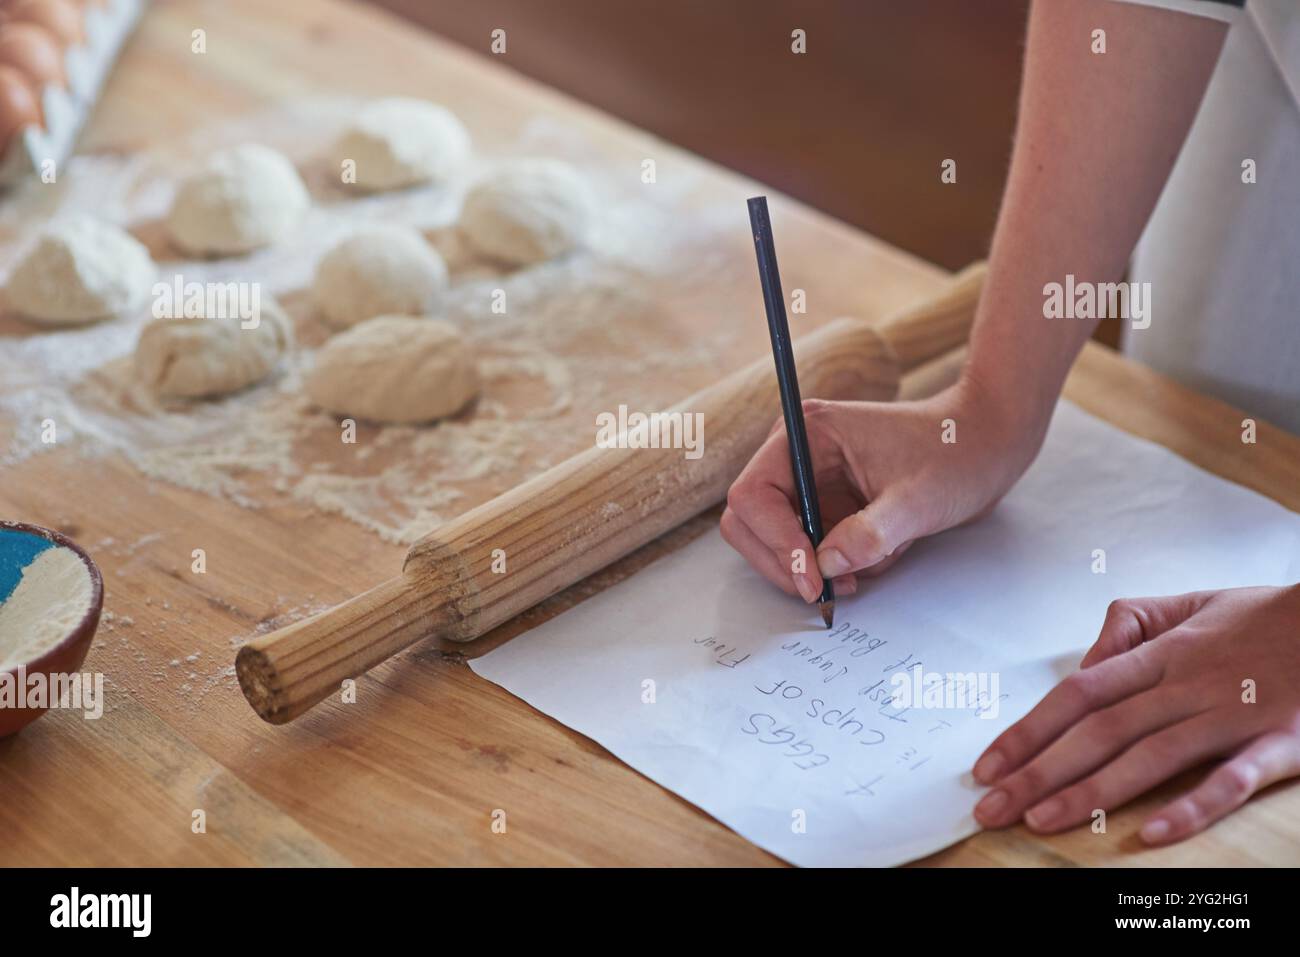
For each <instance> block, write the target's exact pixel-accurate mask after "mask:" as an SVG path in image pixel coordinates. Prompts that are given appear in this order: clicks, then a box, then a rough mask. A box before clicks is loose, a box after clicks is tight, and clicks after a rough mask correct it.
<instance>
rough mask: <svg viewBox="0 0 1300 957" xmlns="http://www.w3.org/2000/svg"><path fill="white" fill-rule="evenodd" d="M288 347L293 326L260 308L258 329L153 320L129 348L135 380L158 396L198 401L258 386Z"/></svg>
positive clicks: (226, 321) (274, 309)
mask: <svg viewBox="0 0 1300 957" xmlns="http://www.w3.org/2000/svg"><path fill="white" fill-rule="evenodd" d="M292 344H293V324H292V323H291V322H290V320H289V317H288V316H287V315H285V313H284V310H282V309H281V308H280V307H279V305H278V304H276V303H275V302H263V303H262V304H261V308H260V310H259V312H258V324H257V325H256V326H252V327H251V328H248V329H245V328H243V326H242V325H241V322H240V320H239V319H238V318H220V319H213V318H203V319H156V320H154V321H153V322H151V323H149V324H148V325H147V326H145V327H144V330H143V331H142V332H141V333H140V341H139V343H138V344H137V345H136V347H135V374H136V376H137V377H138V378H139V380H140V381H141V382H143V383H144V384H145V385H147V386H148V387H149V388H150V389H152V390H153V391H154V392H156V393H157V394H158V395H163V396H169V397H182V398H190V399H194V398H202V397H211V396H218V395H225V394H227V393H230V392H237V391H238V390H240V389H243V388H245V387H246V386H250V385H252V384H253V383H255V382H261V381H262V380H263V379H265V378H266V377H267V376H268V375H270V374H271V370H272V369H274V368H275V364H276V363H277V362H278V361H279V359H280V356H282V355H283V354H284V353H285V352H287V351H288V350H289V347H290V346H291V345H292Z"/></svg>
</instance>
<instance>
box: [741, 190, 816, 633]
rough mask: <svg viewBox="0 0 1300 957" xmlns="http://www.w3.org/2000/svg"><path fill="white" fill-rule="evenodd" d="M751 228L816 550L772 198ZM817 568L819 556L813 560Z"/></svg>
mask: <svg viewBox="0 0 1300 957" xmlns="http://www.w3.org/2000/svg"><path fill="white" fill-rule="evenodd" d="M749 225H750V228H751V229H752V230H753V232H754V251H755V252H756V253H757V254H758V278H759V280H760V281H761V282H762V284H763V306H764V308H766V310H767V331H768V333H769V334H770V335H771V337H772V358H773V360H774V361H775V362H776V380H777V382H778V383H780V385H781V411H782V412H783V414H784V415H785V434H786V436H787V438H788V439H789V441H790V466H791V469H792V470H793V472H794V487H795V491H796V492H797V493H798V495H799V517H800V518H801V519H802V521H803V530H804V531H805V532H806V533H807V534H808V538H809V540H810V541H811V542H812V544H813V548H814V549H815V548H816V547H817V546H818V545H820V544H821V541H822V513H821V508H820V507H819V506H818V504H817V485H816V483H815V482H814V481H813V466H812V456H811V455H810V454H809V452H808V431H807V429H805V428H804V422H803V402H802V400H801V399H800V398H799V376H798V375H797V374H796V373H795V369H794V349H793V347H792V346H791V344H790V326H789V323H788V322H786V318H785V298H784V296H783V295H782V293H781V274H780V272H779V271H778V270H777V268H776V246H775V244H774V243H773V242H772V221H771V219H770V218H769V217H768V214H767V197H766V196H755V197H754V198H753V199H751V200H750V201H749ZM810 558H811V559H812V561H813V563H814V564H816V561H817V556H816V555H812V556H810ZM817 607H818V608H820V609H821V613H822V621H824V622H826V627H827V628H829V627H830V626H831V622H833V621H834V620H835V588H834V586H833V585H832V584H831V582H830V579H828V578H823V579H822V594H821V598H819V599H818V601H817Z"/></svg>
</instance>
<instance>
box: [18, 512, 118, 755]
mask: <svg viewBox="0 0 1300 957" xmlns="http://www.w3.org/2000/svg"><path fill="white" fill-rule="evenodd" d="M103 603H104V582H103V579H102V578H101V576H100V574H99V569H98V568H96V567H95V563H94V562H93V561H91V560H90V556H89V555H87V554H86V553H85V552H84V551H82V549H81V547H80V546H78V545H77V544H75V543H74V542H72V541H71V540H70V539H68V538H66V537H65V536H63V535H60V534H59V533H58V532H53V531H50V530H49V529H47V528H40V527H38V526H36V525H25V524H22V523H19V522H0V738H2V737H4V736H6V735H9V734H13V733H14V732H15V731H17V730H19V729H20V728H22V727H24V726H25V725H28V724H30V723H31V722H33V721H35V720H36V719H37V718H39V717H40V716H41V715H42V714H43V713H44V712H45V711H46V709H48V708H49V707H50V706H51V704H58V698H59V694H60V691H61V690H62V689H63V688H64V686H65V684H66V682H67V681H68V679H70V678H71V676H72V675H74V674H76V673H77V669H79V668H80V667H81V663H82V662H83V661H84V660H85V658H86V653H87V652H88V651H89V650H90V643H91V641H92V640H93V639H94V637H95V629H96V628H97V627H98V626H99V612H100V609H101V607H102V606H103Z"/></svg>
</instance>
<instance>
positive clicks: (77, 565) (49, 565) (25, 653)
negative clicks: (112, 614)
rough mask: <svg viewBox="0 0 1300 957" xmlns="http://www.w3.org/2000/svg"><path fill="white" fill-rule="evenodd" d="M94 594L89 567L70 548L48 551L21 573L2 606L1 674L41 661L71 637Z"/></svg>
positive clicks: (0, 628)
mask: <svg viewBox="0 0 1300 957" xmlns="http://www.w3.org/2000/svg"><path fill="white" fill-rule="evenodd" d="M93 591H94V588H93V585H92V583H91V578H90V572H89V570H88V569H87V568H86V563H85V562H83V561H82V560H81V556H79V555H78V554H77V553H76V552H74V551H72V550H71V549H69V548H59V547H55V548H47V549H45V551H43V552H41V553H40V554H39V555H37V556H36V559H35V561H33V562H32V563H31V564H30V565H28V566H27V567H26V568H24V569H23V577H22V580H21V581H19V582H18V587H16V588H15V589H14V590H13V592H12V593H11V594H10V595H9V598H8V600H6V601H5V602H4V603H3V604H0V671H3V670H8V669H10V668H16V667H17V666H18V665H20V664H23V663H25V662H29V661H32V660H33V659H35V658H39V657H40V656H41V655H43V654H45V652H47V651H49V650H50V649H51V648H53V647H54V646H55V645H57V644H58V643H59V642H60V641H62V640H63V639H64V638H66V637H67V636H68V635H69V634H71V632H72V629H73V628H75V627H76V626H77V624H78V623H79V622H80V621H81V619H82V618H84V617H85V616H86V612H87V611H89V610H90V600H91V596H92V593H93Z"/></svg>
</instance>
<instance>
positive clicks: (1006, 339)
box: [964, 0, 1226, 438]
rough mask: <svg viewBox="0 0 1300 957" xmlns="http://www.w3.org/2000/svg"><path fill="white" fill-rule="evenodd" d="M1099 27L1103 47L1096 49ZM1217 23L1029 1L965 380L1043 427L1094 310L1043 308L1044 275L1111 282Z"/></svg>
mask: <svg viewBox="0 0 1300 957" xmlns="http://www.w3.org/2000/svg"><path fill="white" fill-rule="evenodd" d="M1098 28H1102V29H1105V30H1106V34H1107V45H1108V52H1106V53H1093V52H1092V50H1091V41H1092V37H1091V34H1092V31H1093V30H1094V29H1098ZM1225 32H1226V27H1225V26H1224V25H1223V24H1222V23H1219V22H1216V21H1213V20H1208V19H1204V18H1199V17H1194V16H1187V15H1183V14H1177V13H1172V12H1169V11H1166V10H1160V9H1152V8H1148V7H1138V6H1130V5H1128V4H1116V3H1108V2H1105V0H1071V2H1069V3H1060V2H1044V0H1037V2H1036V3H1035V4H1034V7H1033V11H1032V13H1031V15H1030V22H1029V36H1028V43H1027V47H1026V53H1025V72H1024V81H1023V86H1022V93H1021V101H1020V116H1019V119H1018V122H1017V127H1016V141H1015V149H1014V152H1013V154H1012V160H1011V169H1010V173H1009V176H1008V181H1007V188H1006V194H1005V196H1004V198H1003V202H1002V208H1001V212H1000V214H999V217H998V224H997V228H996V231H995V232H994V238H993V247H992V251H991V254H990V257H989V273H988V280H987V283H986V286H985V290H984V294H983V297H982V299H981V302H980V306H979V309H978V312H977V315H976V321H975V327H974V330H973V332H972V335H971V350H970V359H969V361H968V363H967V366H966V372H965V375H964V382H965V384H966V385H967V386H968V387H971V388H975V389H978V390H979V391H980V392H981V393H982V394H984V395H985V396H986V397H987V398H988V399H989V400H990V401H992V402H994V403H995V405H996V407H997V408H998V409H1000V410H1001V411H1003V412H1004V413H1005V416H1006V418H1007V419H1008V421H1009V422H1011V423H1013V427H1014V428H1016V429H1018V430H1022V431H1024V432H1025V433H1026V434H1029V435H1034V436H1035V437H1036V438H1041V435H1042V432H1043V431H1044V430H1045V429H1046V426H1047V422H1048V420H1049V419H1050V416H1051V410H1052V408H1053V406H1054V405H1055V402H1056V399H1057V397H1058V395H1059V394H1060V390H1061V387H1062V385H1063V383H1064V381H1065V376H1066V373H1067V372H1068V371H1069V368H1070V365H1071V364H1072V363H1073V361H1074V359H1075V357H1076V356H1077V355H1078V352H1079V350H1080V349H1081V348H1082V346H1083V344H1084V342H1085V341H1086V340H1087V339H1088V337H1089V336H1090V335H1091V334H1092V331H1093V329H1094V328H1095V327H1096V320H1095V319H1092V320H1088V319H1065V318H1056V319H1048V318H1045V317H1044V310H1043V305H1044V301H1045V294H1044V286H1045V285H1047V284H1048V283H1062V284H1064V283H1065V281H1066V275H1067V274H1073V275H1074V277H1075V279H1076V281H1088V282H1096V283H1103V282H1114V281H1117V280H1119V279H1121V278H1122V276H1123V273H1124V269H1125V266H1126V263H1127V262H1128V259H1129V256H1130V255H1131V253H1132V250H1133V247H1134V246H1135V245H1136V243H1137V240H1138V237H1139V236H1140V235H1141V232H1142V229H1143V228H1144V226H1145V225H1146V222H1147V219H1148V217H1149V216H1150V214H1151V211H1152V209H1153V208H1154V206H1155V203H1156V200H1157V199H1158V198H1159V196H1160V192H1161V190H1162V189H1163V188H1164V184H1165V180H1166V179H1167V178H1168V176H1169V172H1170V170H1171V169H1172V167H1173V163H1174V160H1175V158H1176V157H1177V155H1178V152H1179V150H1180V148H1181V147H1182V144H1183V141H1184V139H1185V138H1186V135H1187V131H1188V130H1189V128H1190V127H1191V124H1192V121H1193V119H1194V118H1195V116H1196V111H1197V108H1198V107H1199V105H1200V102H1201V98H1202V96H1203V94H1204V92H1205V87H1206V85H1207V84H1208V82H1209V79H1210V76H1211V74H1212V73H1213V70H1214V65H1215V62H1216V61H1217V58H1218V53H1219V50H1220V48H1221V47H1222V44H1223V38H1224V34H1225Z"/></svg>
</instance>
